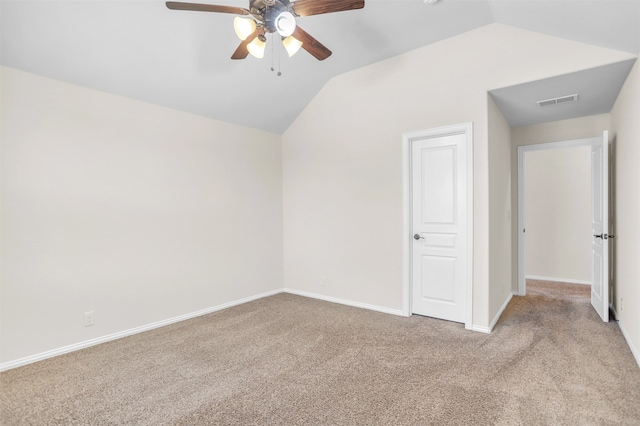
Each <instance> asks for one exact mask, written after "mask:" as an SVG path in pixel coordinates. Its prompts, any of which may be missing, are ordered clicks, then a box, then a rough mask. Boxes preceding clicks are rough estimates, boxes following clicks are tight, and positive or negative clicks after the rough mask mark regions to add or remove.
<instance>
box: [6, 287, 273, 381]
mask: <svg viewBox="0 0 640 426" xmlns="http://www.w3.org/2000/svg"><path fill="white" fill-rule="evenodd" d="M279 293H282V289H277V290H272V291H268V292H265V293H260V294H257V295H255V296H250V297H246V298H244V299H239V300H234V301H233V302H228V303H223V304H221V305H217V306H213V307H211V308H205V309H202V310H199V311H196V312H191V313H188V314H184V315H179V316H177V317H173V318H169V319H166V320H161V321H157V322H153V323H151V324H146V325H142V326H140V327H135V328H130V329H128V330H124V331H120V332H117V333H112V334H107V335H106V336H102V337H96V338H95V339H90V340H85V341H84V342H79V343H74V344H72V345H67V346H63V347H61V348H58V349H52V350H49V351H45V352H41V353H38V354H35V355H30V356H26V357H24V358H19V359H16V360H14V361H8V362H4V363H0V371H6V370H11V369H12V368H17V367H22V366H24V365H27V364H32V363H34V362H38V361H43V360H45V359H48V358H53V357H55V356H58V355H63V354H66V353H69V352H74V351H78V350H80V349H85V348H89V347H91V346H95V345H99V344H101V343H106V342H110V341H112V340H116V339H121V338H123V337H127V336H131V335H134V334H138V333H143V332H145V331H150V330H153V329H154V328H159V327H164V326H165V325H169V324H173V323H176V322H180V321H185V320H188V319H191V318H195V317H199V316H202V315H206V314H210V313H213V312H217V311H221V310H223V309H227V308H231V307H233V306H237V305H241V304H243V303H247V302H252V301H254V300H258V299H262V298H264V297H269V296H273V295H276V294H279Z"/></svg>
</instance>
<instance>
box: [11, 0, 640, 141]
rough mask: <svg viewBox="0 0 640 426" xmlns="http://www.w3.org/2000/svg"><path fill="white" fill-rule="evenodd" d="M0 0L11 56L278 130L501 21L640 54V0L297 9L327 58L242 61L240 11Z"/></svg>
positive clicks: (44, 71) (222, 0) (369, 3)
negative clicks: (323, 95)
mask: <svg viewBox="0 0 640 426" xmlns="http://www.w3.org/2000/svg"><path fill="white" fill-rule="evenodd" d="M191 1H197V0H191ZM203 3H211V4H221V5H232V6H240V7H247V6H248V0H240V1H238V0H214V1H203ZM0 7H1V9H0V19H1V27H2V29H1V31H2V33H1V43H2V44H1V63H2V65H5V66H9V67H14V68H18V69H21V70H24V71H28V72H32V73H35V74H40V75H43V76H47V77H51V78H55V79H59V80H63V81H67V82H70V83H74V84H78V85H82V86H85V87H90V88H93V89H97V90H102V91H105V92H110V93H114V94H118V95H122V96H126V97H130V98H134V99H139V100H142V101H146V102H150V103H155V104H159V105H164V106H167V107H171V108H175V109H179V110H183V111H188V112H192V113H196V114H199V115H204V116H208V117H212V118H216V119H219V120H223V121H227V122H231V123H236V124H240V125H244V126H249V127H253V128H258V129H263V130H266V131H270V132H273V133H282V132H284V131H285V130H286V129H287V127H288V126H289V125H290V124H291V122H292V121H293V120H295V118H296V117H297V116H298V114H299V113H300V112H301V111H302V110H303V109H304V108H305V106H306V105H307V104H308V103H309V102H310V101H311V99H313V97H314V96H315V95H316V94H317V92H318V91H319V90H320V89H321V88H322V86H323V85H324V84H325V83H326V82H327V81H328V80H329V79H330V78H331V77H333V76H335V75H338V74H341V73H344V72H346V71H349V70H352V69H356V68H359V67H362V66H365V65H368V64H371V63H374V62H377V61H380V60H383V59H385V58H389V57H392V56H395V55H398V54H401V53H404V52H407V51H409V50H412V49H416V48H418V47H421V46H424V45H427V44H429V43H433V42H436V41H439V40H442V39H445V38H448V37H451V36H454V35H457V34H460V33H463V32H466V31H470V30H473V29H475V28H478V27H481V26H484V25H487V24H490V23H494V22H498V23H502V24H506V25H511V26H515V27H519V28H523V29H527V30H532V31H537V32H540V33H544V34H549V35H553V36H558V37H563V38H567V39H571V40H575V41H579V42H584V43H589V44H593V45H596V46H600V47H606V48H610V49H616V50H621V51H626V52H631V53H633V54H636V55H637V54H638V53H640V0H590V1H586V0H554V1H545V0H518V1H514V0H441V1H440V2H438V3H436V4H435V5H427V4H425V3H424V2H423V1H422V0H366V5H365V8H364V9H362V10H355V11H349V12H340V13H333V14H326V15H318V16H310V17H305V18H299V19H298V24H299V25H300V26H301V27H302V28H304V29H305V30H306V31H307V32H309V33H310V34H311V35H313V36H314V37H315V38H317V39H318V40H319V41H321V42H322V43H324V44H325V45H326V46H327V47H328V48H329V49H331V50H332V51H333V55H332V56H331V57H330V58H328V59H327V60H325V61H322V62H318V61H317V60H316V59H314V58H313V57H312V56H310V55H309V54H307V53H306V52H304V51H300V52H299V53H298V54H296V55H295V56H294V57H292V58H289V57H287V56H286V53H285V52H284V50H283V49H282V48H281V46H280V44H279V43H271V42H270V41H269V42H268V45H267V52H266V55H265V58H264V59H262V60H260V59H255V58H253V57H249V58H247V59H246V60H243V61H232V60H231V59H230V56H231V54H232V53H233V51H234V50H235V48H236V47H237V45H238V43H239V41H238V40H237V39H236V36H235V34H234V32H233V28H232V26H233V18H234V15H230V14H218V13H206V12H190V11H174V10H169V9H167V8H166V7H165V5H164V2H162V1H155V0H136V1H115V0H103V1H59V0H44V1H32V0H20V1H12V0H2V1H1V2H0ZM272 46H275V47H274V48H272ZM272 67H273V68H275V69H276V71H273V72H272V71H271V68H272ZM278 70H280V71H281V73H282V75H281V76H278V75H277V71H278ZM618 90H619V88H618ZM616 94H617V92H616ZM505 96H506V95H505Z"/></svg>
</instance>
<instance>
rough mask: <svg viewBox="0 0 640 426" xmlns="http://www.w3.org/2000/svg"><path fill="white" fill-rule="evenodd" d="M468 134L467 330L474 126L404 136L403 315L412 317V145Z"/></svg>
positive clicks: (467, 324) (470, 293)
mask: <svg viewBox="0 0 640 426" xmlns="http://www.w3.org/2000/svg"><path fill="white" fill-rule="evenodd" d="M461 134H462V135H465V143H466V145H467V169H466V173H467V253H466V254H467V283H466V286H465V288H466V297H465V299H466V304H467V306H466V309H465V311H466V312H465V322H464V327H465V328H466V329H469V330H470V329H472V328H473V123H472V122H467V123H461V124H454V125H450V126H443V127H436V128H432V129H425V130H418V131H412V132H406V133H403V134H402V204H403V205H402V210H403V237H402V247H403V250H402V260H403V268H402V275H403V276H402V292H403V303H402V312H403V314H404V316H406V317H409V316H411V314H412V312H411V311H412V300H411V294H412V291H411V290H412V286H413V282H412V281H413V280H412V272H411V271H412V258H413V246H414V244H413V234H412V230H411V226H412V225H411V224H412V218H413V200H412V196H411V194H412V179H411V177H412V172H413V170H412V167H411V155H412V142H413V141H416V140H422V139H428V138H437V137H443V136H452V135H461Z"/></svg>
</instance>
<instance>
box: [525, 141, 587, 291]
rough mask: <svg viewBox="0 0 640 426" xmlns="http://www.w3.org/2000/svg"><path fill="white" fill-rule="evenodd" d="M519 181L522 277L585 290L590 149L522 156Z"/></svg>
mask: <svg viewBox="0 0 640 426" xmlns="http://www.w3.org/2000/svg"><path fill="white" fill-rule="evenodd" d="M593 136H597V134H594V135H593ZM524 181H525V218H526V228H527V233H526V239H525V242H526V244H525V273H526V275H527V276H530V275H533V276H537V277H547V278H549V279H550V280H558V281H568V282H580V283H584V284H591V279H592V278H591V264H592V259H591V243H592V240H593V237H592V235H591V233H592V231H591V148H590V147H589V146H580V147H573V148H562V149H551V150H544V151H530V152H527V153H526V154H525V179H524Z"/></svg>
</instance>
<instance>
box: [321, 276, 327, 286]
mask: <svg viewBox="0 0 640 426" xmlns="http://www.w3.org/2000/svg"><path fill="white" fill-rule="evenodd" d="M326 286H327V277H324V276H323V277H320V287H326Z"/></svg>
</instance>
